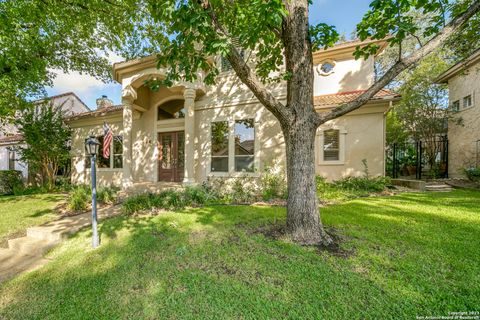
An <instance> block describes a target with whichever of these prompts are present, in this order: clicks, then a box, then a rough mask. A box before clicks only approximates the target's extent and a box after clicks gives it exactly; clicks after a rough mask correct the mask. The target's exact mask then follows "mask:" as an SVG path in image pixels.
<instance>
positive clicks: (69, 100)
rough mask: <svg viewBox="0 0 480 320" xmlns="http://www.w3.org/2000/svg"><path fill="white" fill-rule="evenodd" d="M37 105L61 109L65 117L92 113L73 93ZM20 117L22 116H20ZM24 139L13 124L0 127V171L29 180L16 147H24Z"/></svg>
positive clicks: (38, 101)
mask: <svg viewBox="0 0 480 320" xmlns="http://www.w3.org/2000/svg"><path fill="white" fill-rule="evenodd" d="M34 103H35V104H42V103H50V104H51V106H53V107H54V108H59V109H60V110H61V112H62V113H63V114H65V116H66V117H67V116H72V115H75V114H80V113H84V112H87V111H90V109H89V108H88V107H87V105H86V104H85V103H84V102H83V101H82V100H81V99H80V98H79V97H78V96H77V95H76V94H75V93H73V92H67V93H63V94H59V95H55V96H51V97H48V98H45V99H41V100H37V101H34ZM19 116H21V115H20V114H19ZM22 143H23V137H22V135H21V134H20V133H19V131H18V128H17V127H16V126H15V125H12V124H3V125H1V126H0V170H18V171H21V172H22V175H23V178H24V179H28V165H27V164H26V163H24V162H22V161H21V160H20V159H19V155H18V154H17V153H16V152H15V147H17V146H20V145H22Z"/></svg>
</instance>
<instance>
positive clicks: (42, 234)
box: [0, 205, 121, 282]
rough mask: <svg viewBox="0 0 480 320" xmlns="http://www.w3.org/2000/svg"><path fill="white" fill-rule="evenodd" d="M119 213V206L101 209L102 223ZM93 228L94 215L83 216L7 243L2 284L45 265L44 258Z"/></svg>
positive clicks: (1, 254)
mask: <svg viewBox="0 0 480 320" xmlns="http://www.w3.org/2000/svg"><path fill="white" fill-rule="evenodd" d="M120 209H121V206H120V205H116V206H113V207H108V208H102V209H99V210H98V216H99V219H105V218H109V217H112V216H115V215H117V214H119V213H120ZM90 225H91V213H83V214H80V215H77V216H72V217H65V218H62V219H58V220H55V221H51V222H47V223H45V224H43V225H41V226H37V227H32V228H28V229H27V236H25V237H22V238H17V239H11V240H8V249H4V248H0V282H3V281H5V280H7V279H10V278H12V277H14V276H15V275H18V274H20V273H22V272H25V271H31V270H34V269H37V268H39V267H41V266H43V265H45V264H46V263H47V262H48V261H49V260H48V259H45V258H44V256H43V255H44V253H46V252H47V251H48V250H49V249H51V248H53V247H54V246H56V245H57V244H59V243H60V242H61V241H62V240H64V239H65V238H67V237H68V235H70V234H72V233H75V232H77V231H79V230H80V229H82V228H84V227H86V226H90Z"/></svg>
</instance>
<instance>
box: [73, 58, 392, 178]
mask: <svg viewBox="0 0 480 320" xmlns="http://www.w3.org/2000/svg"><path fill="white" fill-rule="evenodd" d="M327 58H328V59H331V60H334V61H335V64H336V66H335V72H333V73H332V74H331V75H329V76H321V75H319V74H318V72H317V71H316V70H315V95H322V94H332V93H337V92H345V91H354V90H362V89H366V88H367V87H368V86H369V85H370V84H371V83H372V81H373V58H369V59H367V60H366V61H365V60H361V59H360V60H354V59H353V58H352V57H351V55H350V56H348V57H346V56H345V55H342V56H339V57H335V56H334V55H333V56H329V55H326V56H325V59H327ZM322 61H324V58H322V59H320V60H319V63H321V62H322ZM161 72H162V71H161V70H157V69H156V68H154V67H151V66H147V67H144V69H140V70H135V69H132V70H129V71H128V72H127V73H125V74H124V75H123V76H122V78H121V82H122V87H123V88H124V89H125V88H127V87H129V86H131V87H133V88H134V89H135V90H136V94H137V97H136V99H135V101H134V102H133V104H134V106H138V107H140V108H141V109H138V108H137V111H135V113H134V118H133V119H134V120H133V127H132V158H133V159H132V166H133V167H132V177H133V182H154V181H157V165H158V163H157V158H158V150H157V134H158V132H160V131H162V132H168V131H179V130H182V129H183V128H184V120H182V119H174V120H163V121H157V106H158V105H159V104H161V103H163V102H166V101H168V100H172V99H182V98H183V90H184V88H185V87H186V86H188V84H184V83H179V84H177V85H176V86H174V87H173V88H168V89H167V88H162V89H160V90H159V91H157V92H152V91H151V90H149V89H148V88H146V87H144V86H143V84H144V81H145V80H146V79H148V77H149V76H161ZM196 85H197V84H196ZM196 88H197V89H196V90H197V97H196V102H195V148H194V149H195V152H194V153H195V154H194V158H195V168H194V175H195V180H196V182H202V181H204V180H205V179H207V177H209V176H214V175H215V174H211V173H210V172H209V167H210V166H209V163H210V126H211V122H213V121H221V120H230V121H234V120H239V119H247V118H253V119H255V135H256V142H255V168H256V171H257V173H256V174H251V175H252V176H258V173H259V172H262V171H263V170H264V169H265V168H266V167H267V166H276V167H279V168H283V167H284V165H285V146H284V140H283V135H282V132H281V130H280V126H279V124H278V122H277V120H276V119H275V117H274V116H273V115H272V114H271V113H270V112H269V111H268V110H266V109H265V108H264V107H263V106H262V105H261V104H260V103H259V102H258V100H257V99H256V98H255V97H254V95H253V94H252V92H251V91H250V90H249V89H248V88H247V87H246V86H245V85H244V84H243V83H242V82H241V81H240V80H239V79H238V77H236V76H235V75H234V74H233V72H226V73H222V74H221V75H220V76H219V78H218V81H217V84H216V85H215V86H206V87H203V86H201V88H200V87H198V86H197V87H196ZM269 89H270V91H271V92H272V93H273V94H274V95H275V96H276V97H277V98H278V99H279V100H281V101H283V102H285V97H286V86H285V83H279V84H276V85H271V86H270V87H269ZM387 108H388V102H387V101H385V102H382V103H380V104H375V105H369V106H364V107H362V108H361V109H359V110H357V111H356V112H353V113H352V114H349V115H347V116H343V117H341V118H339V119H336V120H334V121H331V122H329V123H327V124H325V125H324V126H323V127H322V128H323V129H325V128H329V127H332V126H333V127H335V128H337V127H338V128H340V129H342V130H343V132H344V145H343V146H342V149H343V150H344V161H342V162H341V163H340V162H339V163H336V164H335V165H331V164H329V165H325V164H322V163H321V161H318V159H317V161H316V168H317V173H318V174H320V175H323V176H325V177H326V178H328V179H330V180H335V179H340V178H342V177H345V176H348V175H357V176H358V175H362V174H363V172H364V167H363V165H362V159H367V163H368V168H369V171H370V174H371V175H383V173H384V141H385V130H384V126H385V119H384V112H385V111H386V110H387ZM138 110H140V111H141V112H139V111H138ZM110 117H111V119H106V121H107V123H109V124H112V123H114V124H115V125H112V129H113V130H114V133H115V134H116V132H122V122H121V121H122V113H121V111H120V112H117V113H115V115H111V116H110ZM103 120H104V119H103V118H94V119H92V118H87V119H83V120H75V121H73V122H72V123H71V125H72V126H73V127H74V139H73V146H72V147H73V148H72V154H73V174H72V180H73V182H74V183H88V179H89V178H88V176H89V170H86V169H85V168H84V163H83V159H84V155H83V154H84V146H83V144H84V139H85V138H86V137H87V136H88V135H89V134H91V132H95V134H98V135H100V134H102V128H101V127H102V124H103ZM322 128H320V129H319V134H318V135H317V140H316V146H317V150H316V154H317V158H320V155H321V152H320V151H321V150H320V143H321V136H322V135H321V130H322ZM238 175H239V174H238V173H231V174H226V175H225V174H223V175H222V176H224V177H232V176H238ZM98 177H99V178H98V180H99V183H100V184H101V185H105V184H110V182H111V183H113V184H116V185H119V186H120V185H121V180H122V170H121V169H116V170H113V169H110V170H106V169H100V170H99V172H98Z"/></svg>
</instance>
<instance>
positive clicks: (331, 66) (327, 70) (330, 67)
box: [317, 60, 335, 76]
mask: <svg viewBox="0 0 480 320" xmlns="http://www.w3.org/2000/svg"><path fill="white" fill-rule="evenodd" d="M334 71H335V61H333V60H325V61H323V62H321V63H320V64H319V65H318V66H317V73H318V74H319V75H321V76H329V75H331V74H332V73H333V72H334Z"/></svg>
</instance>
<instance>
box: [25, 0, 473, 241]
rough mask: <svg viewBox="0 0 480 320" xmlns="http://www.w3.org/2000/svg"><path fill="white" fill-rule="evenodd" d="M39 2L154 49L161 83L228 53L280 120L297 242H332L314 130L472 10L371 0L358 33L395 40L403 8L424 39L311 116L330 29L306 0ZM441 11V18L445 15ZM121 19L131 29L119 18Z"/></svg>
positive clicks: (366, 96)
mask: <svg viewBox="0 0 480 320" xmlns="http://www.w3.org/2000/svg"><path fill="white" fill-rule="evenodd" d="M20 2H29V1H26V0H24V1H20ZM41 3H43V4H45V6H48V8H45V6H43V7H42V6H40V5H39V7H42V8H43V10H48V11H51V12H60V11H63V10H73V9H72V8H75V9H76V10H75V14H77V15H76V16H75V17H73V18H72V17H71V15H70V14H69V15H56V16H50V18H51V19H54V20H55V21H58V20H59V21H64V20H65V19H71V18H72V19H74V20H75V23H74V24H75V28H78V29H81V27H82V26H85V25H88V24H89V23H90V21H89V20H88V19H87V18H89V19H93V20H94V21H97V22H98V23H97V25H96V28H98V29H100V30H101V31H102V36H103V38H102V40H103V39H112V41H114V43H118V38H119V37H124V35H125V38H126V39H127V40H128V43H138V44H140V45H141V46H142V48H144V49H145V50H138V48H136V54H141V53H157V57H158V66H163V67H166V68H168V75H167V77H166V79H164V80H162V83H161V84H166V85H169V84H171V83H172V82H174V81H176V80H185V81H192V80H195V79H197V77H198V73H199V71H202V72H203V73H205V74H206V76H205V81H206V82H207V83H213V82H214V81H215V78H216V75H217V74H218V70H217V68H216V66H215V65H214V64H212V63H211V58H212V57H215V56H223V57H225V58H226V59H228V61H229V62H230V64H231V65H232V67H233V70H234V71H235V73H236V74H237V76H238V77H239V78H240V80H241V81H242V82H243V83H244V84H245V85H246V86H247V87H248V88H249V89H250V90H251V91H252V92H253V94H254V95H255V96H256V98H257V99H258V100H259V101H260V102H261V103H262V104H263V105H264V106H265V108H267V109H268V110H269V111H270V112H271V113H272V114H273V115H274V116H275V117H276V118H277V119H278V121H279V123H280V126H281V128H282V132H283V135H284V138H285V146H286V154H287V179H288V190H289V196H288V202H287V203H288V204H287V230H288V233H289V234H290V236H291V237H292V239H293V240H294V241H297V242H299V243H303V244H324V245H329V244H330V243H331V242H332V240H331V238H330V237H329V236H328V235H327V234H326V232H325V230H324V228H323V226H322V223H321V220H320V216H319V211H318V199H317V196H316V186H315V166H314V164H315V161H314V160H315V155H314V141H315V133H316V130H317V128H318V127H319V126H320V125H321V124H323V123H325V122H327V121H329V120H332V119H335V118H338V117H340V116H342V115H345V114H347V113H349V112H352V111H354V110H356V109H358V108H359V107H361V106H362V105H363V104H365V103H366V102H367V101H369V100H370V99H371V98H372V97H373V96H374V95H375V94H376V93H377V92H378V91H379V90H381V89H382V88H383V87H385V86H386V85H387V84H388V83H390V82H391V81H392V80H393V79H395V77H396V76H397V75H399V74H400V73H401V72H402V71H404V70H406V69H407V68H409V67H412V66H414V65H415V64H416V63H417V62H419V61H420V60H421V59H423V58H424V57H425V56H427V55H428V54H429V53H431V52H432V51H433V50H434V49H435V48H437V47H439V46H441V45H442V44H444V43H445V42H446V41H447V39H448V38H449V37H450V36H452V34H454V33H455V32H457V31H459V30H461V28H462V27H463V26H464V25H465V24H467V23H468V21H469V20H470V19H471V18H472V17H474V16H475V15H476V14H477V13H478V11H479V9H480V1H479V0H474V1H471V0H468V1H462V2H461V3H460V4H458V5H456V6H453V7H452V6H450V5H449V3H448V2H447V0H433V1H432V0H430V1H427V0H401V1H400V0H384V1H378V0H376V1H373V2H372V4H371V8H370V10H369V12H368V13H367V14H366V15H365V17H364V18H363V20H362V21H361V22H360V23H359V24H358V26H357V34H358V37H359V38H360V39H361V40H365V39H367V38H372V39H383V38H386V37H387V36H388V37H390V38H389V39H388V42H389V43H390V45H398V44H401V43H402V41H404V40H405V39H406V37H407V36H409V35H410V34H413V33H415V32H417V31H418V30H419V27H418V26H417V25H416V24H415V23H414V21H413V20H412V19H411V18H410V17H409V15H408V14H409V13H410V12H411V11H412V10H413V9H416V10H421V11H422V12H423V13H424V14H431V18H429V19H427V21H425V23H426V24H427V25H428V26H427V27H425V28H423V30H424V31H423V32H424V36H425V37H426V38H428V39H429V40H428V41H427V42H426V43H424V44H422V45H421V46H419V48H418V49H417V50H416V51H414V52H413V53H411V54H409V55H408V56H405V55H403V52H401V50H400V54H399V57H398V60H396V62H395V63H394V64H393V66H392V67H391V68H390V69H389V70H388V71H386V72H385V73H384V74H383V76H382V77H381V78H379V79H378V80H377V81H376V82H375V83H374V84H373V85H372V86H371V87H370V88H369V89H368V90H367V91H366V92H365V93H363V94H362V95H360V96H359V97H358V98H357V99H356V100H355V101H352V102H350V103H347V104H344V105H341V106H339V107H337V108H334V109H333V110H332V111H330V112H327V113H322V114H319V113H317V112H316V111H315V109H314V105H313V78H314V76H313V58H312V50H318V49H320V48H326V47H329V46H332V45H333V44H334V43H335V42H336V40H337V39H338V33H337V32H336V31H335V29H334V27H332V26H329V25H327V24H325V23H319V24H317V25H315V26H310V25H309V20H308V17H309V1H308V0H288V1H286V0H285V1H282V0H271V1H263V0H238V1H230V0H228V1H227V0H196V1H183V0H182V1H180V0H165V1H155V0H108V1H104V2H103V7H101V9H102V10H101V11H96V9H99V3H98V1H91V2H83V1H82V2H80V1H77V0H69V1H65V2H60V1H55V0H43V1H41ZM69 12H70V13H71V11H69ZM82 17H83V18H82ZM102 17H103V18H104V19H102ZM112 17H114V18H113V19H112ZM446 17H451V20H450V22H448V23H447V21H446ZM126 21H127V22H128V23H130V24H131V25H132V26H133V28H132V27H131V26H124V25H123V24H124V23H125V22H126ZM68 25H69V26H71V24H70V23H69V24H68ZM83 35H84V34H82V36H83ZM128 47H130V48H131V47H132V46H127V48H128ZM242 49H245V50H249V51H251V52H253V53H254V54H253V55H251V57H252V58H251V59H250V60H245V59H244V58H243V57H242V54H241V50H242ZM378 49H379V48H378V46H375V45H368V46H365V47H363V48H358V50H357V51H356V56H357V57H368V56H369V55H371V54H374V53H376V52H377V51H378ZM279 81H284V82H285V83H286V87H287V89H286V90H287V101H286V103H282V102H281V101H279V100H278V99H277V98H276V97H275V96H274V95H273V94H272V92H271V91H270V90H269V87H268V83H271V82H279ZM150 84H151V86H152V88H155V87H158V85H160V83H158V82H157V83H155V81H152V82H151V83H150Z"/></svg>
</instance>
